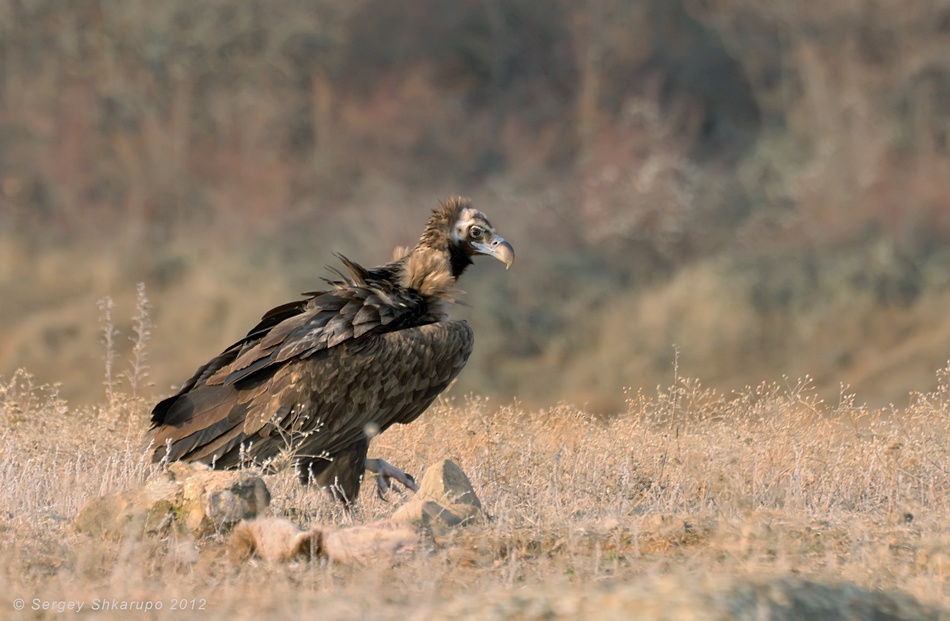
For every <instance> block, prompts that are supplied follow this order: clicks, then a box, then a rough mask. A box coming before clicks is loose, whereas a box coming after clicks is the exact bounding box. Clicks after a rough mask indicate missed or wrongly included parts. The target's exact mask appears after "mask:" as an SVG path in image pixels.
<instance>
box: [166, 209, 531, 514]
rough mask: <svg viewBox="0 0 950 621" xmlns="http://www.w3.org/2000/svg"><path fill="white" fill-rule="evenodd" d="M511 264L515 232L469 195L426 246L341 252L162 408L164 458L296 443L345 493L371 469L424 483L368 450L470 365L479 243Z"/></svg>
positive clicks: (293, 447)
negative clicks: (468, 286)
mask: <svg viewBox="0 0 950 621" xmlns="http://www.w3.org/2000/svg"><path fill="white" fill-rule="evenodd" d="M480 254H482V255H488V256H492V257H495V258H496V259H499V260H500V261H503V262H504V263H505V265H506V267H507V266H510V265H511V263H512V261H514V256H515V255H514V250H513V249H512V247H511V245H510V244H509V243H508V242H506V241H505V240H504V239H503V238H502V237H501V236H499V235H498V234H497V233H496V232H495V230H494V229H493V228H492V226H491V224H490V223H489V222H488V219H487V218H486V217H485V215H484V214H483V213H481V212H480V211H477V210H476V209H474V208H473V207H472V206H471V202H470V201H469V200H468V199H464V198H459V197H454V198H450V199H448V200H446V201H444V202H442V203H440V205H439V207H438V208H436V209H435V210H434V211H433V212H432V215H431V216H430V218H429V221H428V223H427V224H426V227H425V230H424V231H423V233H422V237H421V238H420V240H419V242H418V243H417V244H416V245H415V247H413V248H411V249H409V250H408V251H404V254H403V255H402V256H401V257H399V258H397V259H395V260H393V261H392V262H390V263H387V264H385V265H381V266H379V267H375V268H372V269H366V268H363V267H361V266H360V265H358V264H356V263H354V262H353V261H350V260H349V259H347V258H346V257H344V256H342V255H337V256H338V258H339V259H340V261H341V262H342V264H343V267H342V268H341V269H339V270H336V269H334V270H333V271H334V272H335V274H336V277H337V278H338V279H336V280H327V281H326V282H327V283H328V285H329V287H328V288H327V289H326V290H324V291H316V292H312V293H307V294H304V295H305V296H308V297H307V298H306V299H302V300H299V301H295V302H290V303H289V304H284V305H282V306H278V307H276V308H274V309H272V310H270V311H268V312H267V313H266V314H265V315H264V316H263V318H262V319H261V321H260V323H258V325H257V326H255V327H254V328H253V329H252V330H251V331H250V332H248V333H247V336H245V337H244V338H242V339H241V340H239V341H238V342H236V343H235V344H233V345H231V346H230V347H228V348H227V349H225V350H224V351H223V352H222V353H221V354H219V355H218V356H217V357H215V358H213V359H212V360H211V361H210V362H208V363H207V364H205V365H203V366H202V367H200V368H199V369H198V370H197V371H196V372H195V374H194V375H193V376H192V377H191V379H189V380H188V381H187V382H185V384H184V385H183V386H182V387H181V390H179V391H178V394H176V395H174V396H172V397H169V398H167V399H165V400H163V401H161V402H160V403H158V404H157V405H156V406H155V408H154V409H153V410H152V419H151V422H152V427H151V430H150V438H151V442H152V448H151V450H152V451H153V453H152V460H153V461H154V462H160V461H162V460H168V461H176V460H183V461H198V462H203V463H206V464H210V465H211V466H212V467H214V468H236V467H240V466H242V465H244V464H250V463H254V464H260V465H264V466H268V465H273V464H274V462H275V461H280V460H279V459H278V457H279V456H281V455H290V456H291V457H292V459H293V461H294V464H295V466H296V468H297V474H298V476H299V478H300V480H301V482H303V483H309V482H313V483H316V484H318V485H320V486H321V487H324V488H327V489H329V490H331V492H332V493H333V494H334V496H335V497H337V498H339V499H340V500H342V501H343V502H344V503H351V502H353V501H354V500H355V499H356V498H357V495H358V493H359V489H360V483H361V480H362V476H363V472H364V469H365V470H370V471H374V472H376V473H377V474H378V475H379V476H378V478H377V482H378V484H379V485H380V491H381V493H382V491H385V489H387V488H388V486H389V480H390V479H394V480H397V481H400V482H401V483H402V484H403V485H405V486H407V487H409V488H410V489H415V483H414V481H413V479H412V477H411V476H409V475H408V474H406V473H404V472H402V471H401V470H399V469H397V468H394V467H393V466H391V465H390V464H388V463H386V462H385V461H383V460H381V459H367V450H368V448H369V442H370V438H371V436H372V435H374V433H381V432H383V431H385V430H386V429H387V428H388V427H390V426H391V425H393V424H395V423H402V424H407V423H411V422H412V421H413V420H415V419H416V418H417V417H418V416H419V415H420V414H422V413H423V412H424V411H425V410H426V408H428V407H429V405H430V404H431V403H432V402H433V401H434V400H435V398H436V397H437V396H438V395H439V394H440V393H441V392H442V391H443V390H445V389H446V387H448V385H449V383H450V382H452V380H453V379H455V377H456V376H457V375H458V374H459V372H460V371H461V370H462V367H464V366H465V363H466V361H467V360H468V357H469V355H470V354H471V353H472V345H473V340H474V338H473V334H472V329H471V327H469V325H468V323H467V322H465V321H458V320H451V319H449V316H448V307H449V306H450V305H451V304H452V303H453V302H454V301H455V299H454V298H455V296H456V295H457V294H458V293H459V292H458V290H457V289H456V288H455V283H456V281H457V280H458V278H459V276H461V275H462V272H464V271H465V269H466V268H467V267H468V266H469V265H471V264H472V258H473V257H474V256H476V255H480Z"/></svg>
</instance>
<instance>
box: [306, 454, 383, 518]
mask: <svg viewBox="0 0 950 621" xmlns="http://www.w3.org/2000/svg"><path fill="white" fill-rule="evenodd" d="M368 449H369V440H360V441H359V442H357V443H355V444H351V445H350V446H349V447H347V448H346V449H344V450H343V451H341V452H339V453H336V454H335V455H332V456H331V457H329V458H322V457H321V458H317V459H311V460H307V461H303V460H301V461H300V462H298V470H297V477H298V478H299V479H300V482H301V483H303V484H304V485H306V484H308V483H316V484H317V485H319V486H320V487H321V488H323V489H325V490H327V491H328V492H329V493H330V495H331V496H333V497H334V498H336V499H337V500H339V501H340V502H342V503H343V504H345V505H347V506H349V505H352V504H353V503H355V502H356V499H357V498H359V495H360V483H361V482H362V480H363V463H364V462H365V461H366V451H367V450H368Z"/></svg>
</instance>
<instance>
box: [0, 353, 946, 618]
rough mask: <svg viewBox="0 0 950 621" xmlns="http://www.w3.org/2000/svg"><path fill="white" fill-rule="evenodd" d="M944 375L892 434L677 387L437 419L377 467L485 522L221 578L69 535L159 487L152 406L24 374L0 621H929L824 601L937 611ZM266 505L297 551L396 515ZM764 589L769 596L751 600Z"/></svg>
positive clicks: (319, 502) (458, 409) (820, 413)
mask: <svg viewBox="0 0 950 621" xmlns="http://www.w3.org/2000/svg"><path fill="white" fill-rule="evenodd" d="M948 374H950V370H947V371H944V372H942V373H941V375H940V383H939V387H938V389H937V390H936V391H935V392H932V393H927V394H918V395H916V396H915V397H914V399H913V402H912V404H911V405H910V406H909V407H907V408H905V409H901V410H885V411H873V410H869V409H867V408H865V407H861V406H858V405H855V404H854V403H853V402H852V400H851V398H850V397H848V396H847V395H845V396H843V397H842V398H841V400H840V401H839V402H837V403H833V404H827V403H824V402H822V401H821V400H820V399H818V398H817V397H816V396H815V393H814V391H813V389H812V387H811V386H810V383H809V381H808V380H804V381H801V382H798V383H785V384H781V385H779V384H772V385H769V384H764V385H761V386H758V387H755V388H748V389H746V390H744V391H741V392H740V393H739V394H737V395H736V396H734V397H728V398H727V397H726V396H724V395H722V394H721V393H718V392H716V391H713V390H709V389H705V388H704V387H703V386H702V385H700V384H699V382H696V381H694V380H686V379H677V380H676V381H675V383H674V384H673V385H672V386H671V387H670V388H669V389H667V390H663V391H661V392H659V393H655V394H647V393H643V392H640V393H634V392H631V393H630V395H629V398H628V401H627V411H626V412H625V413H624V414H623V415H620V416H617V417H614V418H610V419H604V418H600V417H597V416H593V415H591V414H589V413H587V412H584V411H582V410H579V409H577V408H574V407H571V406H567V405H560V406H557V407H553V408H549V409H544V410H529V409H527V408H525V407H524V406H522V405H520V404H518V403H513V404H507V405H505V404H501V405H497V404H493V403H492V402H491V401H489V400H486V399H480V398H465V399H461V398H458V397H457V398H456V399H454V400H453V399H451V398H450V399H449V400H446V401H443V402H441V403H439V404H437V405H436V406H434V407H433V408H432V409H431V410H430V411H429V412H428V413H427V414H426V415H424V417H423V418H422V419H420V420H419V421H417V422H416V423H415V424H413V425H412V426H409V427H405V428H394V429H393V430H391V431H389V432H387V433H386V434H383V435H382V436H381V437H380V438H378V439H377V440H376V441H375V443H374V447H373V451H374V453H375V454H379V455H384V456H385V457H386V458H387V459H390V460H392V461H393V462H394V463H397V464H400V465H401V466H405V467H407V468H408V469H409V470H410V471H414V472H416V473H420V474H421V472H422V471H423V470H424V469H425V468H426V466H427V465H431V464H438V463H440V462H441V460H442V459H443V458H446V457H449V458H451V459H453V460H455V461H457V462H458V463H459V464H460V465H462V467H463V469H464V470H466V472H467V473H468V474H469V476H470V478H471V479H472V482H473V484H474V486H475V488H476V490H477V492H478V493H479V495H480V496H481V498H482V501H483V506H484V508H485V510H486V511H487V512H488V513H489V514H490V515H491V516H492V519H491V520H490V521H489V522H487V523H480V524H478V525H475V526H470V527H467V528H463V529H459V530H457V531H455V532H449V533H445V534H441V535H439V536H436V537H435V541H434V546H425V549H421V550H419V551H417V552H416V553H415V554H414V555H412V556H410V557H408V558H405V559H403V560H402V561H401V562H399V563H397V564H396V565H390V564H388V563H387V564H383V565H379V564H374V565H369V566H352V567H347V566H343V565H338V564H334V563H330V564H326V563H320V562H316V563H308V562H305V561H302V562H297V563H292V564H289V565H287V564H277V565H274V564H270V563H266V562H262V561H252V562H250V563H249V564H243V565H240V566H238V567H235V566H234V565H233V564H232V563H231V561H230V560H229V559H228V555H227V550H226V544H225V539H224V538H223V537H212V538H210V539H201V540H194V539H191V538H189V537H187V536H183V535H177V536H174V535H172V536H167V537H157V536H154V535H150V536H147V535H143V534H142V533H138V532H129V533H127V534H126V535H125V536H124V537H123V538H122V539H121V540H119V541H113V540H101V539H98V538H95V539H93V538H90V537H88V536H85V535H83V534H80V533H77V532H76V531H75V530H74V529H73V527H72V526H71V520H72V519H73V518H74V517H75V515H76V514H77V512H78V510H79V508H80V507H81V506H82V505H83V503H84V502H85V501H86V500H88V499H89V498H91V497H95V496H97V495H99V494H102V493H105V492H108V491H110V490H113V489H119V488H123V487H128V486H135V485H138V484H139V483H141V482H142V481H143V480H144V479H145V478H146V477H147V476H149V473H150V472H151V471H152V468H153V467H152V466H151V465H149V464H147V463H146V452H145V451H144V450H143V448H142V446H141V444H140V439H141V434H142V432H143V430H144V413H145V410H146V409H147V404H145V403H143V402H142V401H141V400H137V399H134V398H132V397H130V396H128V395H126V394H125V393H117V394H115V395H114V397H113V399H112V401H111V402H102V403H99V404H97V405H95V406H92V407H86V408H75V407H71V406H69V405H67V404H66V403H64V402H63V401H61V400H60V399H59V398H58V397H57V396H56V393H55V391H54V390H53V389H51V388H50V387H47V386H36V385H34V384H33V383H32V380H31V378H30V377H29V376H27V375H25V374H22V373H20V374H17V375H15V376H13V377H11V378H7V379H5V380H4V382H3V384H2V385H0V428H2V429H3V431H2V432H0V474H2V476H3V479H4V481H5V482H6V484H5V485H4V487H3V492H2V496H0V568H2V569H0V585H2V586H3V589H2V595H0V607H2V609H3V611H4V612H3V616H4V617H5V618H9V614H10V611H11V610H12V607H13V606H14V604H15V599H16V598H22V599H23V600H24V602H25V603H26V606H27V609H26V611H25V612H24V613H23V616H24V618H52V617H54V616H55V615H56V614H57V613H55V612H49V611H47V612H43V611H42V610H33V609H32V608H33V607H34V605H35V604H34V603H33V602H34V600H35V599H38V600H39V602H40V604H38V605H42V602H44V601H50V602H59V601H82V602H84V603H85V606H86V609H87V610H88V609H89V608H90V607H92V606H93V605H99V606H101V602H102V601H103V600H109V601H111V600H113V599H114V600H116V601H117V602H122V601H153V602H156V601H162V602H163V603H164V606H165V608H168V607H169V606H170V605H172V604H171V603H170V602H171V601H172V600H175V601H177V602H179V603H180V602H181V600H185V601H186V605H187V606H191V605H192V604H191V602H192V600H195V602H197V604H195V605H201V606H203V609H202V612H201V613H200V614H201V616H202V617H206V618H211V619H218V618H222V619H223V618H234V617H237V618H262V617H263V618H296V617H299V615H300V614H303V613H304V612H319V613H320V614H321V618H352V617H353V616H372V617H373V618H379V619H396V618H405V617H406V616H407V615H409V616H412V615H416V616H417V617H418V618H434V617H436V616H439V617H441V615H443V614H449V615H450V618H456V617H457V618H462V617H471V616H473V615H474V616H475V617H478V618H485V616H484V615H486V614H488V615H494V617H492V618H510V617H509V616H508V615H512V614H521V615H525V616H523V617H518V618H578V615H580V616H581V617H583V616H584V614H590V613H592V611H596V610H603V611H608V610H614V611H617V610H624V609H625V608H624V606H637V609H638V610H641V612H642V614H643V615H644V616H643V617H641V618H646V619H652V618H657V619H659V618H668V617H662V616H661V615H663V614H673V613H672V612H671V611H678V612H677V613H676V614H677V616H678V618H697V619H707V618H708V619H713V618H715V619H720V618H722V619H725V618H734V617H731V616H730V613H729V611H730V610H740V609H742V610H745V606H748V605H752V604H750V602H753V603H754V602H755V601H757V600H756V598H757V597H764V598H765V599H764V600H758V601H759V602H760V603H759V604H756V605H757V606H759V607H760V608H761V606H764V605H766V603H768V604H767V605H768V606H769V607H770V609H771V608H772V607H774V610H773V613H772V614H774V615H775V616H773V617H771V618H777V619H784V618H789V619H794V618H807V615H806V616H795V615H796V614H798V615H802V614H805V613H802V612H799V613H795V614H793V608H789V606H791V604H789V602H790V601H797V602H798V603H797V604H795V605H796V606H805V607H806V609H809V608H807V607H808V606H818V607H819V608H821V606H825V605H828V602H837V603H836V604H834V606H837V607H839V608H836V609H841V610H847V609H848V608H847V607H844V604H843V603H842V602H853V604H848V606H857V608H851V610H852V613H847V614H845V613H844V612H842V613H841V614H842V615H844V616H842V617H841V618H872V617H870V616H867V617H865V616H860V615H859V616H858V617H854V616H848V615H849V614H858V613H856V612H854V610H858V609H867V610H869V609H870V608H867V607H870V606H872V605H873V606H878V605H881V606H884V609H891V610H892V614H894V615H895V616H893V618H895V619H922V618H934V619H936V618H937V617H936V616H932V614H933V613H930V614H931V616H926V615H925V614H924V613H923V612H921V610H923V609H920V610H918V609H917V608H915V606H917V604H912V603H911V600H907V602H904V604H901V605H900V606H898V605H897V604H895V603H893V602H890V601H885V600H883V599H881V600H880V602H881V603H880V604H876V603H874V602H875V601H878V600H876V599H875V598H882V597H884V595H880V596H879V595H873V596H871V595H866V594H865V595H862V594H861V593H860V592H857V591H852V592H850V594H849V593H848V592H845V591H841V592H837V591H829V590H828V589H836V588H838V587H836V586H834V585H838V584H841V583H842V582H844V583H847V584H851V585H854V587H862V588H865V589H870V590H872V591H877V590H883V592H885V593H890V592H900V593H903V594H905V595H906V596H912V597H913V598H915V599H916V600H918V601H919V602H921V603H922V604H923V605H925V606H937V607H941V608H947V607H948V606H950V600H948V599H947V588H948V586H950V584H948V581H950V543H948V541H950V539H948V536H950V533H948V531H947V523H946V519H945V516H946V515H947V512H948V511H950V488H948V478H947V471H948V468H950V452H948V448H947V447H948V446H950V442H948V438H947V429H950V425H948V423H950V421H948V403H950V384H948V382H947V376H948ZM267 482H268V486H269V487H270V488H271V491H272V492H273V503H272V506H271V509H270V510H269V512H271V513H272V514H274V515H286V516H290V517H291V518H292V519H294V520H295V521H297V522H298V523H300V524H302V525H303V526H305V527H308V526H309V525H320V524H324V525H334V524H335V525H341V524H346V523H353V522H356V523H362V522H368V521H371V520H375V519H380V518H385V517H387V516H389V515H391V514H392V512H393V510H394V509H395V506H394V505H392V504H387V503H383V502H381V501H379V500H377V499H376V498H375V496H374V495H373V490H372V486H364V493H363V496H362V499H361V505H360V507H359V509H358V511H357V512H356V513H355V514H354V515H353V516H347V515H345V514H344V513H343V512H342V510H341V509H340V507H339V505H338V503H335V502H333V501H331V500H330V499H329V498H327V497H325V496H323V495H322V494H319V493H315V492H314V491H308V490H306V489H304V488H301V487H300V486H298V485H297V484H296V480H295V477H294V476H293V475H292V473H291V472H284V473H281V474H277V475H269V476H267ZM401 502H402V501H401V500H399V499H397V500H396V501H395V505H399V504H400V503H401ZM703 576H706V577H705V578H703ZM713 576H715V578H712V577H713ZM790 576H792V577H793V578H789V577H790ZM772 579H779V580H784V581H785V582H778V583H775V584H774V585H773V586H771V587H767V588H766V587H762V588H765V589H766V590H764V591H756V589H758V588H759V587H756V586H754V585H757V584H759V585H762V584H767V583H769V581H770V580H772ZM789 579H791V580H792V581H791V582H788V580H789ZM796 580H797V581H805V583H802V584H805V586H801V585H800V584H799V582H795V581H796ZM808 584H811V585H813V586H807V585H808ZM821 584H827V585H831V586H814V585H821ZM854 587H847V588H849V589H854ZM749 589H751V591H749ZM757 592H758V593H760V595H754V594H755V593H757ZM767 593H771V595H766V594H767ZM750 597H751V598H752V599H749V598H750ZM888 597H890V596H888ZM97 598H98V600H99V604H96V603H95V600H96V599H97ZM618 598H619V600H618ZM829 598H831V599H829ZM618 602H619V603H618ZM622 602H627V603H626V604H624V603H622ZM618 606H620V608H619V609H618V608H617V607H618ZM862 606H863V607H865V608H862ZM895 606H897V609H899V610H902V611H903V612H902V613H900V614H898V613H894V612H893V609H894V607H895ZM842 607H844V608H842ZM545 610H549V611H559V612H557V614H558V615H560V616H555V617H544V616H543V615H542V612H543V611H545ZM572 610H573V611H575V612H574V613H571V611H572ZM627 610H629V609H627ZM532 611H534V612H532ZM583 611H587V613H584V612H583ZM782 611H785V612H782ZM914 611H917V612H914ZM195 614H196V615H197V614H198V613H195ZM551 614H554V612H551ZM736 614H738V613H736ZM743 614H751V613H749V612H745V613H743ZM756 614H758V613H756ZM860 614H861V615H863V614H868V615H870V613H860ZM168 615H169V612H168V611H167V610H165V611H163V612H160V613H157V612H155V611H151V612H147V613H146V612H133V613H132V614H131V615H129V613H124V612H123V613H105V614H103V615H102V617H101V618H123V619H125V618H164V617H166V616H168ZM536 615H541V616H536ZM682 615H687V617H683V616H682ZM782 615H788V616H782ZM741 618H746V617H741ZM749 618H753V617H749ZM823 618H838V617H830V616H825V617H823ZM889 618H890V617H889Z"/></svg>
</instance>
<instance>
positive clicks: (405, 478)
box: [366, 459, 419, 500]
mask: <svg viewBox="0 0 950 621" xmlns="http://www.w3.org/2000/svg"><path fill="white" fill-rule="evenodd" d="M366 469H367V470H368V471H369V472H372V473H373V474H375V475H376V495H377V496H379V499H380V500H386V494H387V493H388V492H389V490H391V489H392V487H393V485H392V481H396V482H398V483H400V484H402V486H403V487H405V488H406V489H408V490H411V491H413V492H418V491H419V486H418V485H417V484H416V480H415V479H414V478H413V477H412V475H411V474H409V473H408V472H406V471H404V470H400V469H399V468H397V467H396V466H394V465H392V464H391V463H389V462H388V461H386V460H385V459H367V460H366Z"/></svg>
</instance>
